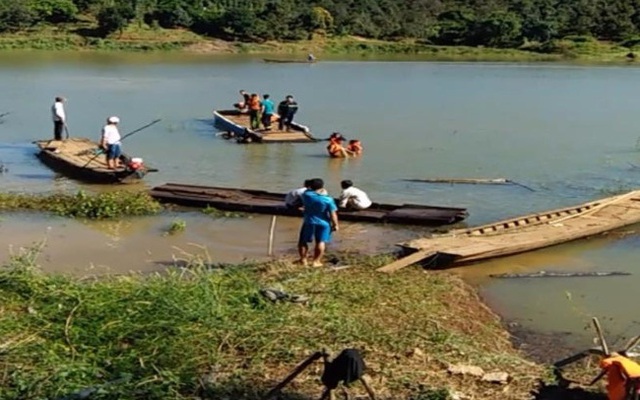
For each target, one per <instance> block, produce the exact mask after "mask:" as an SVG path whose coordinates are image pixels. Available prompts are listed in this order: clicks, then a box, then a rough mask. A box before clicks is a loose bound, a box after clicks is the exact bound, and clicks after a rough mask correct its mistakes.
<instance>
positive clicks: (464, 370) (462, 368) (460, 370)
mask: <svg viewBox="0 0 640 400" xmlns="http://www.w3.org/2000/svg"><path fill="white" fill-rule="evenodd" d="M447 371H449V373H450V374H455V375H471V376H477V377H478V378H479V377H481V376H483V375H484V370H483V369H482V368H480V367H476V366H473V365H459V364H458V365H452V366H450V367H449V368H448V369H447Z"/></svg>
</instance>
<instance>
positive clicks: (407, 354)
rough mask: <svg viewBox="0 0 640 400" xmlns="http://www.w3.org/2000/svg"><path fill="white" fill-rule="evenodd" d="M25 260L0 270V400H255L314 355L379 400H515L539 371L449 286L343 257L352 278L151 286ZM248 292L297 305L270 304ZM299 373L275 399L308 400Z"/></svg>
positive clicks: (193, 273)
mask: <svg viewBox="0 0 640 400" xmlns="http://www.w3.org/2000/svg"><path fill="white" fill-rule="evenodd" d="M37 255H38V249H37V248H34V249H28V250H25V251H24V252H23V253H20V254H17V255H15V256H14V257H13V258H12V259H11V260H10V261H9V262H8V264H7V265H5V266H4V267H3V268H1V269H0V298H2V299H3V301H2V307H1V308H0V354H1V355H2V357H0V398H3V399H17V398H31V399H36V398H48V399H54V398H62V397H64V396H68V395H71V394H74V393H79V392H81V391H83V390H84V391H85V392H84V393H87V392H88V391H90V390H94V394H93V396H92V397H91V398H92V399H115V398H123V399H124V398H126V399H192V398H195V396H199V397H200V398H204V399H222V398H228V399H251V400H255V399H256V398H259V395H260V394H263V393H264V392H265V391H266V390H267V389H269V388H270V387H272V385H273V384H274V381H276V380H277V379H281V378H282V377H284V376H285V375H286V373H287V372H288V371H289V370H290V369H291V368H292V367H293V366H295V365H296V364H297V363H299V362H300V361H301V360H302V359H304V358H306V357H307V356H308V355H310V354H311V353H313V352H314V351H317V350H320V349H322V348H323V347H326V348H328V349H329V350H330V351H331V352H332V353H333V354H334V355H337V353H338V352H339V351H340V350H342V349H344V348H348V347H355V348H358V349H360V350H361V351H362V352H363V355H364V357H365V362H366V364H367V367H368V375H369V376H370V377H371V378H372V381H373V386H374V388H375V389H376V391H377V393H378V397H379V398H380V399H396V400H397V399H409V398H411V399H414V400H415V399H421V400H424V399H441V398H446V397H443V396H446V392H447V391H448V390H447V391H445V390H444V389H451V390H456V391H458V392H461V393H466V394H467V395H469V396H471V397H473V398H484V399H490V398H500V399H522V398H526V396H527V394H528V393H529V391H530V390H531V389H532V387H533V386H534V384H535V380H536V378H537V377H539V376H541V374H542V372H543V371H542V369H541V368H540V367H538V366H536V365H534V364H532V363H530V362H527V361H525V360H523V359H522V358H521V357H520V355H519V354H518V353H516V352H515V351H513V349H512V347H511V344H510V342H509V339H508V334H507V333H506V332H504V331H503V329H502V328H501V326H500V324H499V321H498V319H497V318H496V317H495V316H494V315H493V314H492V313H491V312H490V311H488V309H487V308H486V307H484V306H483V305H482V303H481V302H480V301H479V299H478V297H477V296H476V295H475V294H474V292H473V290H472V289H471V288H469V287H468V286H466V285H465V284H464V283H462V281H461V280H459V279H458V278H456V277H453V276H450V275H445V274H437V273H424V272H422V271H420V270H419V269H407V270H406V271H403V273H402V274H393V275H385V274H380V273H377V272H375V271H374V268H375V267H377V266H380V265H383V264H385V263H387V262H389V261H390V259H391V258H390V257H389V256H378V257H366V258H363V257H358V256H357V255H349V257H348V262H349V264H351V265H352V267H351V268H349V269H345V270H341V271H339V272H332V271H327V270H324V269H318V268H300V267H294V266H293V265H291V264H289V263H286V262H277V263H270V264H260V265H255V264H250V265H238V266H228V265H227V266H220V267H219V268H215V269H209V268H210V267H209V266H210V264H211V263H210V262H207V263H205V262H194V263H192V264H191V265H189V266H188V268H185V269H176V270H172V271H168V272H166V273H162V274H151V275H144V276H143V275H128V276H111V277H105V278H102V279H86V278H84V279H74V278H71V277H65V276H60V275H53V276H49V275H44V274H43V273H41V272H40V270H39V269H38V267H37V261H36V259H37ZM262 288H278V289H280V290H284V291H286V292H288V293H291V294H299V295H304V296H306V297H308V298H309V299H310V301H309V303H308V304H304V305H303V304H296V303H291V302H279V303H274V302H272V301H270V300H268V299H266V298H264V297H263V296H262V295H261V294H260V289H262ZM459 362H463V363H468V364H473V365H477V366H480V367H483V368H485V369H486V370H487V371H496V370H503V371H508V372H509V373H510V374H511V376H513V378H514V379H513V381H512V382H511V383H510V384H509V386H508V390H503V389H504V387H502V386H500V385H495V384H490V383H485V382H481V381H479V380H475V379H472V378H469V377H466V378H461V377H457V376H452V375H449V374H448V373H447V372H446V367H447V365H448V364H455V363H459ZM312 371H313V369H312ZM312 371H311V372H309V373H308V374H303V375H302V376H301V377H299V378H298V379H297V380H296V384H295V385H294V386H293V387H290V388H287V389H285V393H287V396H286V397H282V398H283V399H285V398H286V399H290V400H293V399H297V400H302V399H311V398H317V397H318V396H319V393H320V389H321V387H320V386H319V384H318V383H317V378H318V376H319V370H318V369H315V372H312ZM425 388H428V389H425ZM431 388H432V389H431ZM360 390H361V389H360V387H359V386H358V385H354V387H353V392H359V391H360ZM353 392H352V393H353ZM360 393H361V392H360Z"/></svg>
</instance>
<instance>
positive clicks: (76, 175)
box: [34, 138, 156, 184]
mask: <svg viewBox="0 0 640 400" xmlns="http://www.w3.org/2000/svg"><path fill="white" fill-rule="evenodd" d="M34 143H35V144H36V145H37V146H38V148H39V150H40V151H39V152H38V153H37V154H36V156H37V157H38V158H39V159H40V161H42V163H44V164H45V165H47V166H48V167H49V168H51V169H52V170H54V171H56V172H58V173H60V174H62V175H65V176H67V177H69V178H72V179H76V180H79V181H83V182H87V183H100V184H112V183H135V182H139V181H140V180H142V179H143V178H144V177H145V176H146V175H147V174H148V173H149V172H155V171H156V170H155V169H151V168H148V167H145V166H142V167H141V168H138V169H135V170H133V169H131V168H129V167H127V166H126V165H127V164H128V163H129V161H130V160H131V159H130V158H129V157H128V156H127V155H125V154H123V155H122V156H121V157H120V161H121V163H122V165H125V166H124V167H120V168H117V169H115V170H112V169H108V168H107V164H106V160H105V156H104V154H101V155H98V156H96V150H97V149H98V148H99V145H98V143H96V142H93V141H92V140H90V139H86V138H70V139H66V140H40V141H36V142H34Z"/></svg>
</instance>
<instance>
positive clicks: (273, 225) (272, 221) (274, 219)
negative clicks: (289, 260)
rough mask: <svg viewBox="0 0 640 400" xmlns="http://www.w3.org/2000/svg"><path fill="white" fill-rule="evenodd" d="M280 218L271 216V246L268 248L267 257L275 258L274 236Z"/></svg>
mask: <svg viewBox="0 0 640 400" xmlns="http://www.w3.org/2000/svg"><path fill="white" fill-rule="evenodd" d="M277 218H278V217H277V216H275V215H272V216H271V225H270V226H269V245H268V247H267V255H268V256H269V257H271V256H273V235H274V233H275V230H276V219H277Z"/></svg>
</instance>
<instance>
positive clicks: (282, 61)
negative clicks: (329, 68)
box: [262, 58, 317, 64]
mask: <svg viewBox="0 0 640 400" xmlns="http://www.w3.org/2000/svg"><path fill="white" fill-rule="evenodd" d="M262 61H264V62H266V63H277V64H315V63H316V62H317V61H316V60H313V61H309V60H291V59H278V58H263V59H262Z"/></svg>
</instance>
